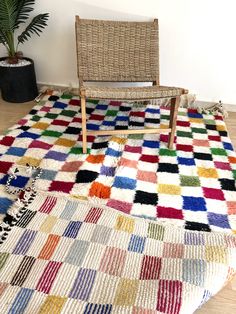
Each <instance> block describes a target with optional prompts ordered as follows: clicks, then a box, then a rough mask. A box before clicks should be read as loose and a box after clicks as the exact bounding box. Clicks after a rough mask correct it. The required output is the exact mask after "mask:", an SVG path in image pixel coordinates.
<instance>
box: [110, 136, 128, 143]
mask: <svg viewBox="0 0 236 314" xmlns="http://www.w3.org/2000/svg"><path fill="white" fill-rule="evenodd" d="M111 141H112V142H116V143H118V144H121V145H124V144H125V143H126V142H127V138H122V137H117V136H112V138H111Z"/></svg>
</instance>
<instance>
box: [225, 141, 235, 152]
mask: <svg viewBox="0 0 236 314" xmlns="http://www.w3.org/2000/svg"><path fill="white" fill-rule="evenodd" d="M223 146H224V149H228V150H234V149H233V146H232V144H231V143H226V142H223Z"/></svg>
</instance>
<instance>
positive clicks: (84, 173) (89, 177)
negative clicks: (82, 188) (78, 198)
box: [76, 170, 98, 183]
mask: <svg viewBox="0 0 236 314" xmlns="http://www.w3.org/2000/svg"><path fill="white" fill-rule="evenodd" d="M97 177H98V173H97V172H95V171H89V170H80V171H78V172H77V175H76V183H90V182H93V181H94V180H96V179H97Z"/></svg>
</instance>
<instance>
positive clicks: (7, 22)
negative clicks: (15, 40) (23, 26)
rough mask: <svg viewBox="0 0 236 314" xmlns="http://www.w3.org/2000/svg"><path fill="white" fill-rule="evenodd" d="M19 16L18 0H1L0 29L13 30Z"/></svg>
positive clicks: (3, 30) (4, 30) (4, 31)
mask: <svg viewBox="0 0 236 314" xmlns="http://www.w3.org/2000/svg"><path fill="white" fill-rule="evenodd" d="M16 16H17V0H0V29H1V31H2V32H3V33H6V32H13V30H14V25H15V21H16Z"/></svg>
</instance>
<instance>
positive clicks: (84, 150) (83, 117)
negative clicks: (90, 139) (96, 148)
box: [81, 96, 87, 154]
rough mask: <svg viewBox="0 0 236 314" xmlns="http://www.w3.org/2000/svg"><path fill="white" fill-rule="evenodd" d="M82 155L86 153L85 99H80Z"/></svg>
mask: <svg viewBox="0 0 236 314" xmlns="http://www.w3.org/2000/svg"><path fill="white" fill-rule="evenodd" d="M81 116H82V142H83V154H86V153H87V127H86V98H85V97H84V96H82V97H81Z"/></svg>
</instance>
